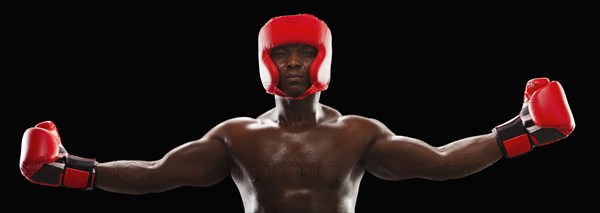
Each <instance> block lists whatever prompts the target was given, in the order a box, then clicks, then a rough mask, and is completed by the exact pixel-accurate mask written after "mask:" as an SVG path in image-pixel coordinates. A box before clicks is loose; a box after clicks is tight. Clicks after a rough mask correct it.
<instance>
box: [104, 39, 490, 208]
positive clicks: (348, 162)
mask: <svg viewBox="0 0 600 213" xmlns="http://www.w3.org/2000/svg"><path fill="white" fill-rule="evenodd" d="M315 55H316V49H315V48H313V47H310V46H307V45H303V44H291V45H285V46H281V47H278V48H275V49H274V50H273V51H272V52H271V57H272V58H273V60H274V62H275V64H276V65H277V66H278V68H279V71H280V73H281V78H280V83H279V88H280V89H281V90H282V91H284V92H285V93H286V94H288V95H290V96H291V97H295V96H298V95H300V94H302V93H303V92H304V90H306V88H308V87H309V86H310V81H309V78H308V69H309V65H310V64H311V62H312V61H313V59H314V57H315ZM319 96H320V93H315V94H312V95H310V96H307V97H306V98H304V99H301V100H291V99H289V98H284V97H280V96H275V103H276V104H275V108H273V109H271V110H269V111H267V112H265V113H264V114H262V115H260V116H259V117H257V118H248V117H240V118H232V119H229V120H227V121H224V122H222V123H221V124H219V125H217V126H215V127H214V128H213V129H211V130H210V131H209V132H207V133H206V134H205V135H204V136H203V137H202V138H200V139H198V140H195V141H190V142H187V143H185V144H182V145H180V146H179V147H176V148H175V149H173V150H171V151H169V152H168V153H167V154H166V155H165V156H164V157H163V158H162V159H159V160H156V161H125V160H124V161H113V162H105V163H100V164H99V165H98V176H97V184H96V187H97V188H100V189H103V190H107V191H112V192H118V193H126V194H144V193H154V192H162V191H166V190H170V189H174V188H177V187H181V186H197V187H206V186H211V185H214V184H217V183H219V182H220V181H222V180H223V179H225V178H226V177H228V176H230V175H231V177H232V178H233V180H234V182H235V184H236V185H237V187H238V189H239V191H240V193H241V197H242V200H243V204H244V209H245V212H354V209H355V204H356V201H357V200H356V198H357V196H358V189H359V185H360V182H361V179H362V177H363V175H364V173H365V172H370V173H371V174H373V175H375V176H376V177H379V178H381V179H385V180H394V181H396V180H403V179H410V178H423V179H429V180H447V179H454V178H460V177H465V176H467V175H470V174H473V173H475V172H477V171H480V170H482V169H484V168H486V167H488V166H489V165H491V164H493V163H494V162H496V161H497V160H498V159H500V158H501V157H502V154H501V151H500V149H499V147H498V145H497V144H496V139H495V134H494V133H489V134H483V135H478V136H472V137H468V138H464V139H461V140H458V141H454V142H451V143H448V144H447V145H444V146H441V147H433V146H430V145H429V144H428V143H426V142H424V141H421V140H418V139H415V138H411V137H406V136H399V135H395V134H394V133H393V132H392V131H391V130H390V129H388V128H387V127H386V126H385V125H384V124H382V123H381V122H379V121H377V120H375V119H372V118H366V117H362V116H357V115H342V114H341V113H340V112H338V111H337V110H335V109H333V108H331V107H329V106H325V105H323V104H321V103H319Z"/></svg>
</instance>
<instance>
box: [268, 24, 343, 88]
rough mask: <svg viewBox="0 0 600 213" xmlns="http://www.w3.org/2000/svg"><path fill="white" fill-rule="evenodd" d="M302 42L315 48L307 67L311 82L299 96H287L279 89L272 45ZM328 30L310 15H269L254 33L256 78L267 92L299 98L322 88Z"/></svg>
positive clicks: (328, 60) (327, 70)
mask: <svg viewBox="0 0 600 213" xmlns="http://www.w3.org/2000/svg"><path fill="white" fill-rule="evenodd" d="M291 43H303V44H306V45H310V46H313V47H315V48H317V56H316V57H315V59H314V60H313V62H312V64H311V65H310V67H309V73H308V76H309V78H310V82H311V83H312V85H311V86H310V87H309V88H308V89H307V90H306V91H305V92H304V93H303V94H302V95H300V96H298V97H293V98H292V97H289V96H288V95H286V94H285V93H284V92H283V91H281V90H280V89H279V88H277V85H279V70H278V69H277V66H276V65H275V63H274V62H273V60H272V59H271V50H272V49H273V48H275V47H278V46H281V45H285V44H291ZM331 54H332V49H331V31H330V30H329V28H328V27H327V25H326V24H325V22H323V21H322V20H320V19H318V18H317V17H315V16H313V15H310V14H297V15H285V16H277V17H274V18H271V20H269V21H268V22H267V23H266V24H265V25H264V26H263V27H262V28H261V29H260V33H259V34H258V64H259V69H260V79H261V80H262V83H263V87H264V88H265V90H266V91H267V93H269V94H275V95H279V96H283V97H289V98H292V99H294V100H299V99H302V98H304V97H306V96H308V95H311V94H313V93H315V92H319V91H323V90H326V89H327V87H328V85H329V79H330V76H331Z"/></svg>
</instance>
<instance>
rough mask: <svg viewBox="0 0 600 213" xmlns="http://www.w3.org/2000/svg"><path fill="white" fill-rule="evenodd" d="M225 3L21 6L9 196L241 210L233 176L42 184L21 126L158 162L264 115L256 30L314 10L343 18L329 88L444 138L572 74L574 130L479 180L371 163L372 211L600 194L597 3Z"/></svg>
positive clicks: (6, 72) (534, 202)
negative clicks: (529, 86)
mask: <svg viewBox="0 0 600 213" xmlns="http://www.w3.org/2000/svg"><path fill="white" fill-rule="evenodd" d="M395 4H397V3H395ZM216 5H218V6H214V5H213V6H209V5H201V4H200V5H175V4H169V5H164V4H139V5H56V4H54V5H15V6H10V7H5V10H7V11H9V12H10V13H9V14H11V15H8V16H7V19H6V20H7V25H6V27H5V30H4V33H3V34H5V36H6V35H8V36H9V37H10V39H5V42H4V43H5V45H7V46H8V48H6V49H5V58H4V61H5V66H3V72H2V73H3V74H2V87H3V92H2V94H3V104H2V106H3V110H2V111H3V114H4V115H3V118H5V122H4V125H5V127H3V129H4V130H3V133H4V135H5V143H4V144H5V145H6V146H7V147H6V149H7V152H8V154H7V155H6V156H7V157H8V160H5V161H4V162H5V163H7V164H6V166H4V168H5V170H6V171H5V172H4V174H6V176H8V177H10V178H11V179H10V180H9V181H8V182H5V183H7V184H6V185H8V187H9V188H10V193H9V195H8V196H9V197H10V199H11V200H13V199H14V200H25V202H26V203H31V204H26V205H27V206H26V208H27V209H33V210H36V209H40V210H41V209H48V208H50V209H56V208H63V209H64V208H66V209H68V208H69V207H70V206H77V207H84V208H91V209H101V210H120V209H143V210H146V209H148V210H152V209H156V208H170V209H175V210H183V209H192V210H197V211H200V212H205V211H207V210H204V209H210V208H213V209H214V208H216V209H218V210H217V211H224V212H243V206H242V201H241V197H240V195H239V193H238V191H237V189H236V187H235V185H234V184H233V182H232V181H231V179H230V178H227V179H226V180H224V181H223V182H221V183H219V184H217V185H215V186H212V187H207V188H191V187H182V188H178V189H175V190H171V191H168V192H163V193H158V194H148V195H123V194H115V193H109V192H106V191H103V190H99V189H98V190H95V191H91V192H81V191H76V190H68V189H64V188H53V187H43V186H39V185H34V184H30V183H29V182H28V181H27V180H26V179H25V178H24V177H22V175H21V174H20V171H19V167H18V166H17V164H18V159H19V155H20V141H21V136H22V134H23V131H24V130H25V129H26V128H28V127H31V126H34V125H35V124H36V123H38V122H40V121H44V120H52V121H54V122H55V123H56V124H57V125H58V128H59V130H60V133H61V136H62V139H63V144H64V145H65V146H66V148H67V150H68V151H69V153H71V154H74V155H78V156H83V157H90V158H96V159H97V160H98V161H100V162H106V161H112V160H122V159H127V160H156V159H159V158H160V157H162V155H164V154H165V153H166V152H167V151H168V150H170V149H172V148H174V147H176V146H178V145H180V144H182V143H184V142H187V141H191V140H195V139H198V138H200V137H202V135H203V134H204V133H205V132H206V131H208V130H209V129H210V128H212V127H213V126H215V125H216V124H218V123H220V122H221V121H224V120H226V119H229V118H232V117H237V116H250V117H256V116H258V115H259V114H261V113H263V112H264V111H266V110H269V109H271V108H272V107H273V106H274V100H273V97H272V96H271V95H268V94H266V93H265V92H264V90H263V88H262V86H261V84H260V79H259V75H258V65H257V61H258V59H257V55H256V53H257V37H258V31H259V29H260V27H262V25H263V24H264V23H265V22H266V21H268V19H269V18H271V17H273V16H276V15H284V14H295V13H312V14H314V15H316V16H318V17H319V18H321V19H323V20H324V21H325V22H326V23H327V24H328V25H329V27H330V29H331V30H332V34H333V47H334V51H333V65H332V80H331V84H330V88H329V89H328V90H327V91H324V92H323V93H322V96H321V102H322V103H323V104H326V105H329V106H332V107H334V108H336V109H338V110H339V111H340V112H341V113H343V114H358V115H363V116H367V117H371V118H375V119H378V120H380V121H382V122H383V123H385V124H386V125H387V126H388V127H389V128H390V129H392V130H393V131H394V132H395V133H396V134H399V135H406V136H411V137H415V138H419V139H422V140H424V141H426V142H428V143H430V144H432V145H435V146H440V145H444V144H446V143H448V142H451V141H453V140H457V139H460V138H464V137H468V136H472V135H478V134H485V133H488V132H489V131H490V130H491V129H492V128H493V127H494V126H495V125H498V124H500V123H503V122H504V121H506V120H508V119H510V118H512V117H513V116H515V115H516V114H517V113H518V111H519V110H520V107H521V103H522V98H523V97H522V93H523V89H524V87H525V83H526V82H527V80H529V79H530V78H533V77H548V78H550V79H552V80H558V81H560V82H561V83H562V85H563V87H564V88H565V92H566V94H567V97H568V101H569V104H570V106H571V109H572V111H573V114H574V116H575V120H576V123H577V128H576V130H575V131H574V132H573V134H572V135H571V136H570V137H569V138H568V139H566V140H564V141H561V142H559V143H555V144H553V145H551V146H547V147H540V148H536V149H535V150H534V152H532V153H530V154H528V155H526V156H523V157H520V158H516V159H512V160H507V159H502V160H500V161H498V162H497V163H496V164H494V165H493V166H491V167H490V168H488V169H486V170H483V171H481V172H479V173H476V174H474V175H472V176H469V177H466V178H463V179H457V180H448V181H443V182H434V181H426V180H406V181H398V182H389V181H383V180H380V179H377V178H374V177H373V176H371V175H370V174H368V173H367V174H365V176H364V178H363V181H362V184H361V188H360V193H359V197H358V201H357V204H356V211H357V212H367V211H374V212H382V211H393V212H395V211H402V210H404V209H407V208H408V209H415V208H416V209H418V210H458V211H480V210H483V209H481V208H484V209H499V210H505V211H508V210H514V209H524V208H531V209H540V208H544V209H554V208H563V207H569V208H571V209H573V208H576V209H577V208H583V206H585V205H586V204H588V203H587V201H583V199H578V197H582V196H581V195H580V192H581V191H583V192H585V193H588V192H591V193H596V191H595V190H593V188H594V187H595V183H594V182H593V180H594V179H595V178H596V176H595V175H592V174H593V173H595V172H596V171H595V170H597V166H596V163H595V162H596V159H595V156H596V155H595V153H591V150H593V149H591V148H590V147H591V146H592V145H593V141H584V137H585V138H586V139H589V138H590V136H591V133H590V130H589V129H591V126H587V125H585V124H589V123H591V122H587V121H586V120H589V119H592V118H591V116H595V114H594V115H592V114H588V113H587V112H589V111H591V109H592V107H593V106H594V105H592V104H591V102H590V101H588V100H586V99H595V97H597V93H596V92H595V91H596V90H597V89H593V88H594V87H595V85H594V84H593V83H592V81H591V77H589V76H590V75H593V74H592V73H594V72H597V71H598V66H597V64H598V57H597V56H598V48H597V47H595V45H596V42H597V41H596V40H595V39H596V38H597V35H595V34H594V28H597V22H594V21H593V20H594V19H595V18H597V17H596V16H597V15H596V14H594V13H592V12H594V11H592V10H591V8H590V7H588V6H587V5H565V4H561V5H531V6H529V5H522V4H521V5H519V4H516V5H466V4H465V5H460V4H445V5H410V4H399V5H395V6H392V5H387V4H385V5H383V4H366V3H360V4H359V3H345V4H317V3H314V4H293V3H261V4H259V5H238V4H234V3H222V4H221V3H218V4H216ZM256 7H258V8H256ZM585 134H588V135H589V136H584V135H585ZM565 197H570V198H574V200H571V201H566V200H563V198H565ZM19 205H22V204H19ZM482 206H483V207H482Z"/></svg>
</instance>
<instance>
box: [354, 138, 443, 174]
mask: <svg viewBox="0 0 600 213" xmlns="http://www.w3.org/2000/svg"><path fill="white" fill-rule="evenodd" d="M440 157H441V153H440V152H439V151H438V150H437V148H436V147H433V146H431V145H429V144H427V143H425V142H424V141H421V140H419V139H415V138H411V137H405V136H397V135H394V134H392V133H389V132H388V133H384V134H382V135H381V136H380V137H378V138H377V139H376V140H375V141H374V142H373V144H372V145H371V147H370V149H369V150H368V152H367V154H366V155H365V159H364V162H365V166H366V169H367V171H369V172H370V173H371V174H373V175H375V176H377V177H379V178H381V179H385V180H402V179H409V178H417V177H421V178H428V177H427V176H428V175H429V174H427V172H426V171H430V170H431V171H433V170H435V167H436V165H438V161H439V159H440Z"/></svg>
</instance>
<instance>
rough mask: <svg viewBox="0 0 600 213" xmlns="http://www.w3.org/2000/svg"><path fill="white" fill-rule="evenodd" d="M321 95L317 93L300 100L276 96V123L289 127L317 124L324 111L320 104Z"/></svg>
mask: <svg viewBox="0 0 600 213" xmlns="http://www.w3.org/2000/svg"><path fill="white" fill-rule="evenodd" d="M320 94H321V93H319V92H317V93H315V94H312V95H309V96H306V97H304V98H303V99H300V100H292V99H290V98H285V97H281V96H277V95H275V110H276V112H277V113H276V115H277V118H276V121H278V122H279V124H282V125H288V126H304V125H307V124H315V123H317V122H318V121H319V119H320V118H321V117H322V116H323V110H322V108H321V104H320V103H319V97H320Z"/></svg>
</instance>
